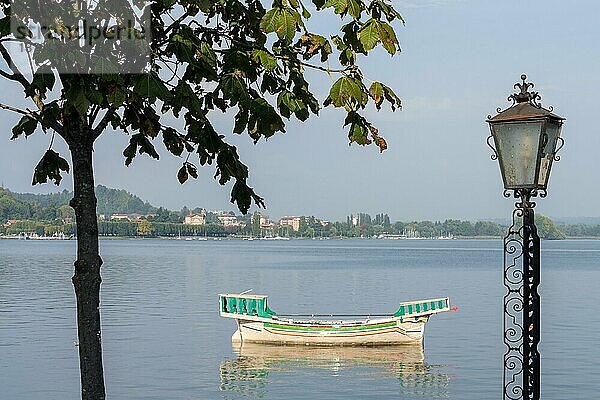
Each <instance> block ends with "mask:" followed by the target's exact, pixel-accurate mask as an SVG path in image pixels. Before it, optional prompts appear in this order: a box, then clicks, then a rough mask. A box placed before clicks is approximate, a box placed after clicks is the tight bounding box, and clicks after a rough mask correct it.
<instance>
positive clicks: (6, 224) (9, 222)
mask: <svg viewBox="0 0 600 400" xmlns="http://www.w3.org/2000/svg"><path fill="white" fill-rule="evenodd" d="M19 222H21V221H20V220H18V219H9V220H8V221H6V223H5V224H4V226H5V227H6V228H8V227H9V226H13V225H15V224H18V223H19Z"/></svg>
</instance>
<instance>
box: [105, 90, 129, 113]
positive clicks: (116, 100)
mask: <svg viewBox="0 0 600 400" xmlns="http://www.w3.org/2000/svg"><path fill="white" fill-rule="evenodd" d="M126 97H127V93H126V92H125V90H123V88H122V87H121V86H113V87H112V88H111V89H110V91H109V93H108V96H106V99H107V100H108V102H109V103H110V105H112V106H113V107H116V108H118V107H120V106H122V105H123V103H124V102H125V99H126Z"/></svg>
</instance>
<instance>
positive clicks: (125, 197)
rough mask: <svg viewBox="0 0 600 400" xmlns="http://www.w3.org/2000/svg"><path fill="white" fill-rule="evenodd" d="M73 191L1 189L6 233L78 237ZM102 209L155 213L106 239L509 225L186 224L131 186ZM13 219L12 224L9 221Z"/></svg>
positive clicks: (383, 221)
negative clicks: (135, 192)
mask: <svg viewBox="0 0 600 400" xmlns="http://www.w3.org/2000/svg"><path fill="white" fill-rule="evenodd" d="M71 196H72V193H70V192H68V191H63V192H59V193H55V194H49V195H35V194H16V193H12V192H10V191H9V190H7V189H4V188H0V234H2V235H18V234H20V233H23V232H27V233H35V234H37V235H39V236H53V235H65V236H76V234H77V232H76V225H75V223H74V221H73V209H72V208H71V207H70V206H69V205H68V201H69V199H70V198H71ZM98 203H99V204H102V206H99V209H100V210H102V211H103V212H104V213H105V215H107V216H110V215H112V214H115V213H125V214H126V213H140V214H146V215H150V216H149V217H147V218H143V219H141V220H139V221H136V222H131V221H111V220H100V221H99V224H98V229H99V234H100V235H101V236H105V237H180V236H181V237H186V236H209V237H224V236H230V235H243V236H253V237H262V236H282V237H304V238H310V237H374V236H380V235H405V236H407V237H424V238H437V237H501V236H503V235H504V232H505V231H506V226H505V225H503V224H499V223H496V222H491V221H477V222H471V221H464V220H455V219H447V220H445V221H443V222H442V221H412V222H402V221H397V222H391V221H390V218H389V216H388V215H387V214H385V213H380V214H377V215H375V216H374V217H371V216H370V215H369V214H366V213H359V214H356V215H351V216H348V217H347V218H346V221H338V222H327V223H323V222H322V221H321V220H319V219H318V218H316V217H314V216H303V217H300V222H299V226H298V229H297V230H294V229H293V228H292V227H291V226H279V225H274V226H272V227H270V228H268V229H265V228H264V227H261V224H260V222H259V221H260V214H258V213H255V214H254V215H248V216H240V217H239V218H240V220H241V221H242V222H244V223H245V225H246V226H223V225H222V224H220V223H219V220H218V219H217V217H216V215H214V214H213V213H210V212H209V213H208V214H207V217H206V224H205V225H195V226H194V225H185V224H183V218H184V216H185V215H187V214H188V213H190V212H193V211H199V209H195V210H190V209H188V208H184V209H182V210H181V211H179V212H177V211H171V210H167V209H165V208H162V207H159V208H157V207H154V206H152V205H150V204H149V203H148V202H144V201H143V200H141V199H140V198H139V197H137V196H134V195H132V194H130V193H128V192H127V191H125V190H116V189H110V188H106V187H104V186H99V187H98ZM9 221H11V222H12V223H7V222H9ZM536 223H537V226H538V232H539V235H540V237H542V238H544V239H564V238H566V237H590V238H594V237H600V225H586V224H568V225H567V224H561V225H558V224H556V223H554V222H553V221H552V220H551V219H550V218H548V217H545V216H543V215H540V214H538V215H537V216H536Z"/></svg>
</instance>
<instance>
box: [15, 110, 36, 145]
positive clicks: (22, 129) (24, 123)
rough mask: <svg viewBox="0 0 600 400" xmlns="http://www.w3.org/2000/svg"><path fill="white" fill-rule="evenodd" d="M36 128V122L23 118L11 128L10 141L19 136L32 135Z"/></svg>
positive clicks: (26, 117) (29, 118)
mask: <svg viewBox="0 0 600 400" xmlns="http://www.w3.org/2000/svg"><path fill="white" fill-rule="evenodd" d="M37 126H38V121H37V120H35V119H33V118H31V117H28V116H26V115H25V116H23V117H22V118H21V119H20V120H19V122H18V123H17V125H15V126H14V127H13V128H12V137H11V140H12V139H17V138H18V137H19V136H21V135H23V134H25V137H27V136H30V135H32V134H33V133H34V132H35V130H36V128H37Z"/></svg>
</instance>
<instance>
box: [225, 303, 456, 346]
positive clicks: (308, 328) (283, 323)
mask: <svg viewBox="0 0 600 400" xmlns="http://www.w3.org/2000/svg"><path fill="white" fill-rule="evenodd" d="M219 310H220V314H221V316H222V317H225V318H233V319H235V320H236V321H237V325H238V329H237V330H236V331H235V333H234V334H233V336H232V338H231V340H232V342H234V343H241V342H243V343H264V344H299V345H340V346H363V345H364V346H377V345H396V344H417V343H418V344H420V343H422V341H423V334H424V328H425V324H426V323H427V321H429V317H431V316H432V315H433V314H438V313H441V312H445V311H450V310H451V309H450V300H449V299H448V297H444V298H438V299H429V300H419V301H409V302H404V303H400V305H399V306H398V309H397V310H396V312H395V313H393V314H387V315H374V316H365V315H362V316H360V315H329V316H324V315H283V314H282V315H280V314H277V313H276V312H274V311H272V310H271V309H270V308H269V306H268V304H267V296H264V295H254V294H243V293H242V294H220V295H219Z"/></svg>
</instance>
